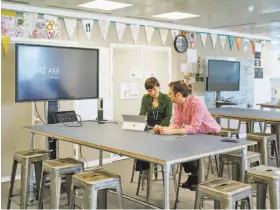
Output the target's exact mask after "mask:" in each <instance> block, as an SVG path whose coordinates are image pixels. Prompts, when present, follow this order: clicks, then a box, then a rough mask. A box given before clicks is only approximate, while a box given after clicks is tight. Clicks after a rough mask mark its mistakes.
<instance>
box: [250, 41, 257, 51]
mask: <svg viewBox="0 0 280 210" xmlns="http://www.w3.org/2000/svg"><path fill="white" fill-rule="evenodd" d="M251 43H252V51H253V53H255V52H256V45H255V41H251Z"/></svg>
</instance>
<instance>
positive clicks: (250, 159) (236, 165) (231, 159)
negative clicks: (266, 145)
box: [219, 151, 261, 181]
mask: <svg viewBox="0 0 280 210" xmlns="http://www.w3.org/2000/svg"><path fill="white" fill-rule="evenodd" d="M219 159H220V177H223V171H224V165H225V164H229V165H232V167H233V170H232V174H231V175H232V179H233V180H236V181H239V180H240V168H241V165H242V155H241V152H240V151H237V152H231V153H227V154H222V155H220V157H219ZM246 161H247V164H248V167H250V166H251V165H252V164H253V163H258V165H259V164H260V162H261V155H260V153H258V152H251V151H248V152H247V155H246ZM229 176H230V174H229Z"/></svg>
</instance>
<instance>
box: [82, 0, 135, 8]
mask: <svg viewBox="0 0 280 210" xmlns="http://www.w3.org/2000/svg"><path fill="white" fill-rule="evenodd" d="M132 5H133V4H125V3H119V2H115V1H107V0H95V1H91V2H88V3H85V4H79V5H78V7H85V8H89V9H100V10H115V9H121V8H125V7H130V6H132Z"/></svg>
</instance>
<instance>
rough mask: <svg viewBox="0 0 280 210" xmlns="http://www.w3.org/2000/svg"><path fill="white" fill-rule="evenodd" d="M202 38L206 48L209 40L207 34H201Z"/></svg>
mask: <svg viewBox="0 0 280 210" xmlns="http://www.w3.org/2000/svg"><path fill="white" fill-rule="evenodd" d="M200 38H201V41H202V45H203V47H205V45H206V40H207V34H200Z"/></svg>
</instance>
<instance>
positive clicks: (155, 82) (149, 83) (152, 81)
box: [145, 77, 159, 90]
mask: <svg viewBox="0 0 280 210" xmlns="http://www.w3.org/2000/svg"><path fill="white" fill-rule="evenodd" d="M155 86H157V87H159V82H158V80H157V79H156V78H155V77H150V78H148V79H147V80H146V82H145V88H146V90H149V89H153V88H154V87H155Z"/></svg>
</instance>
